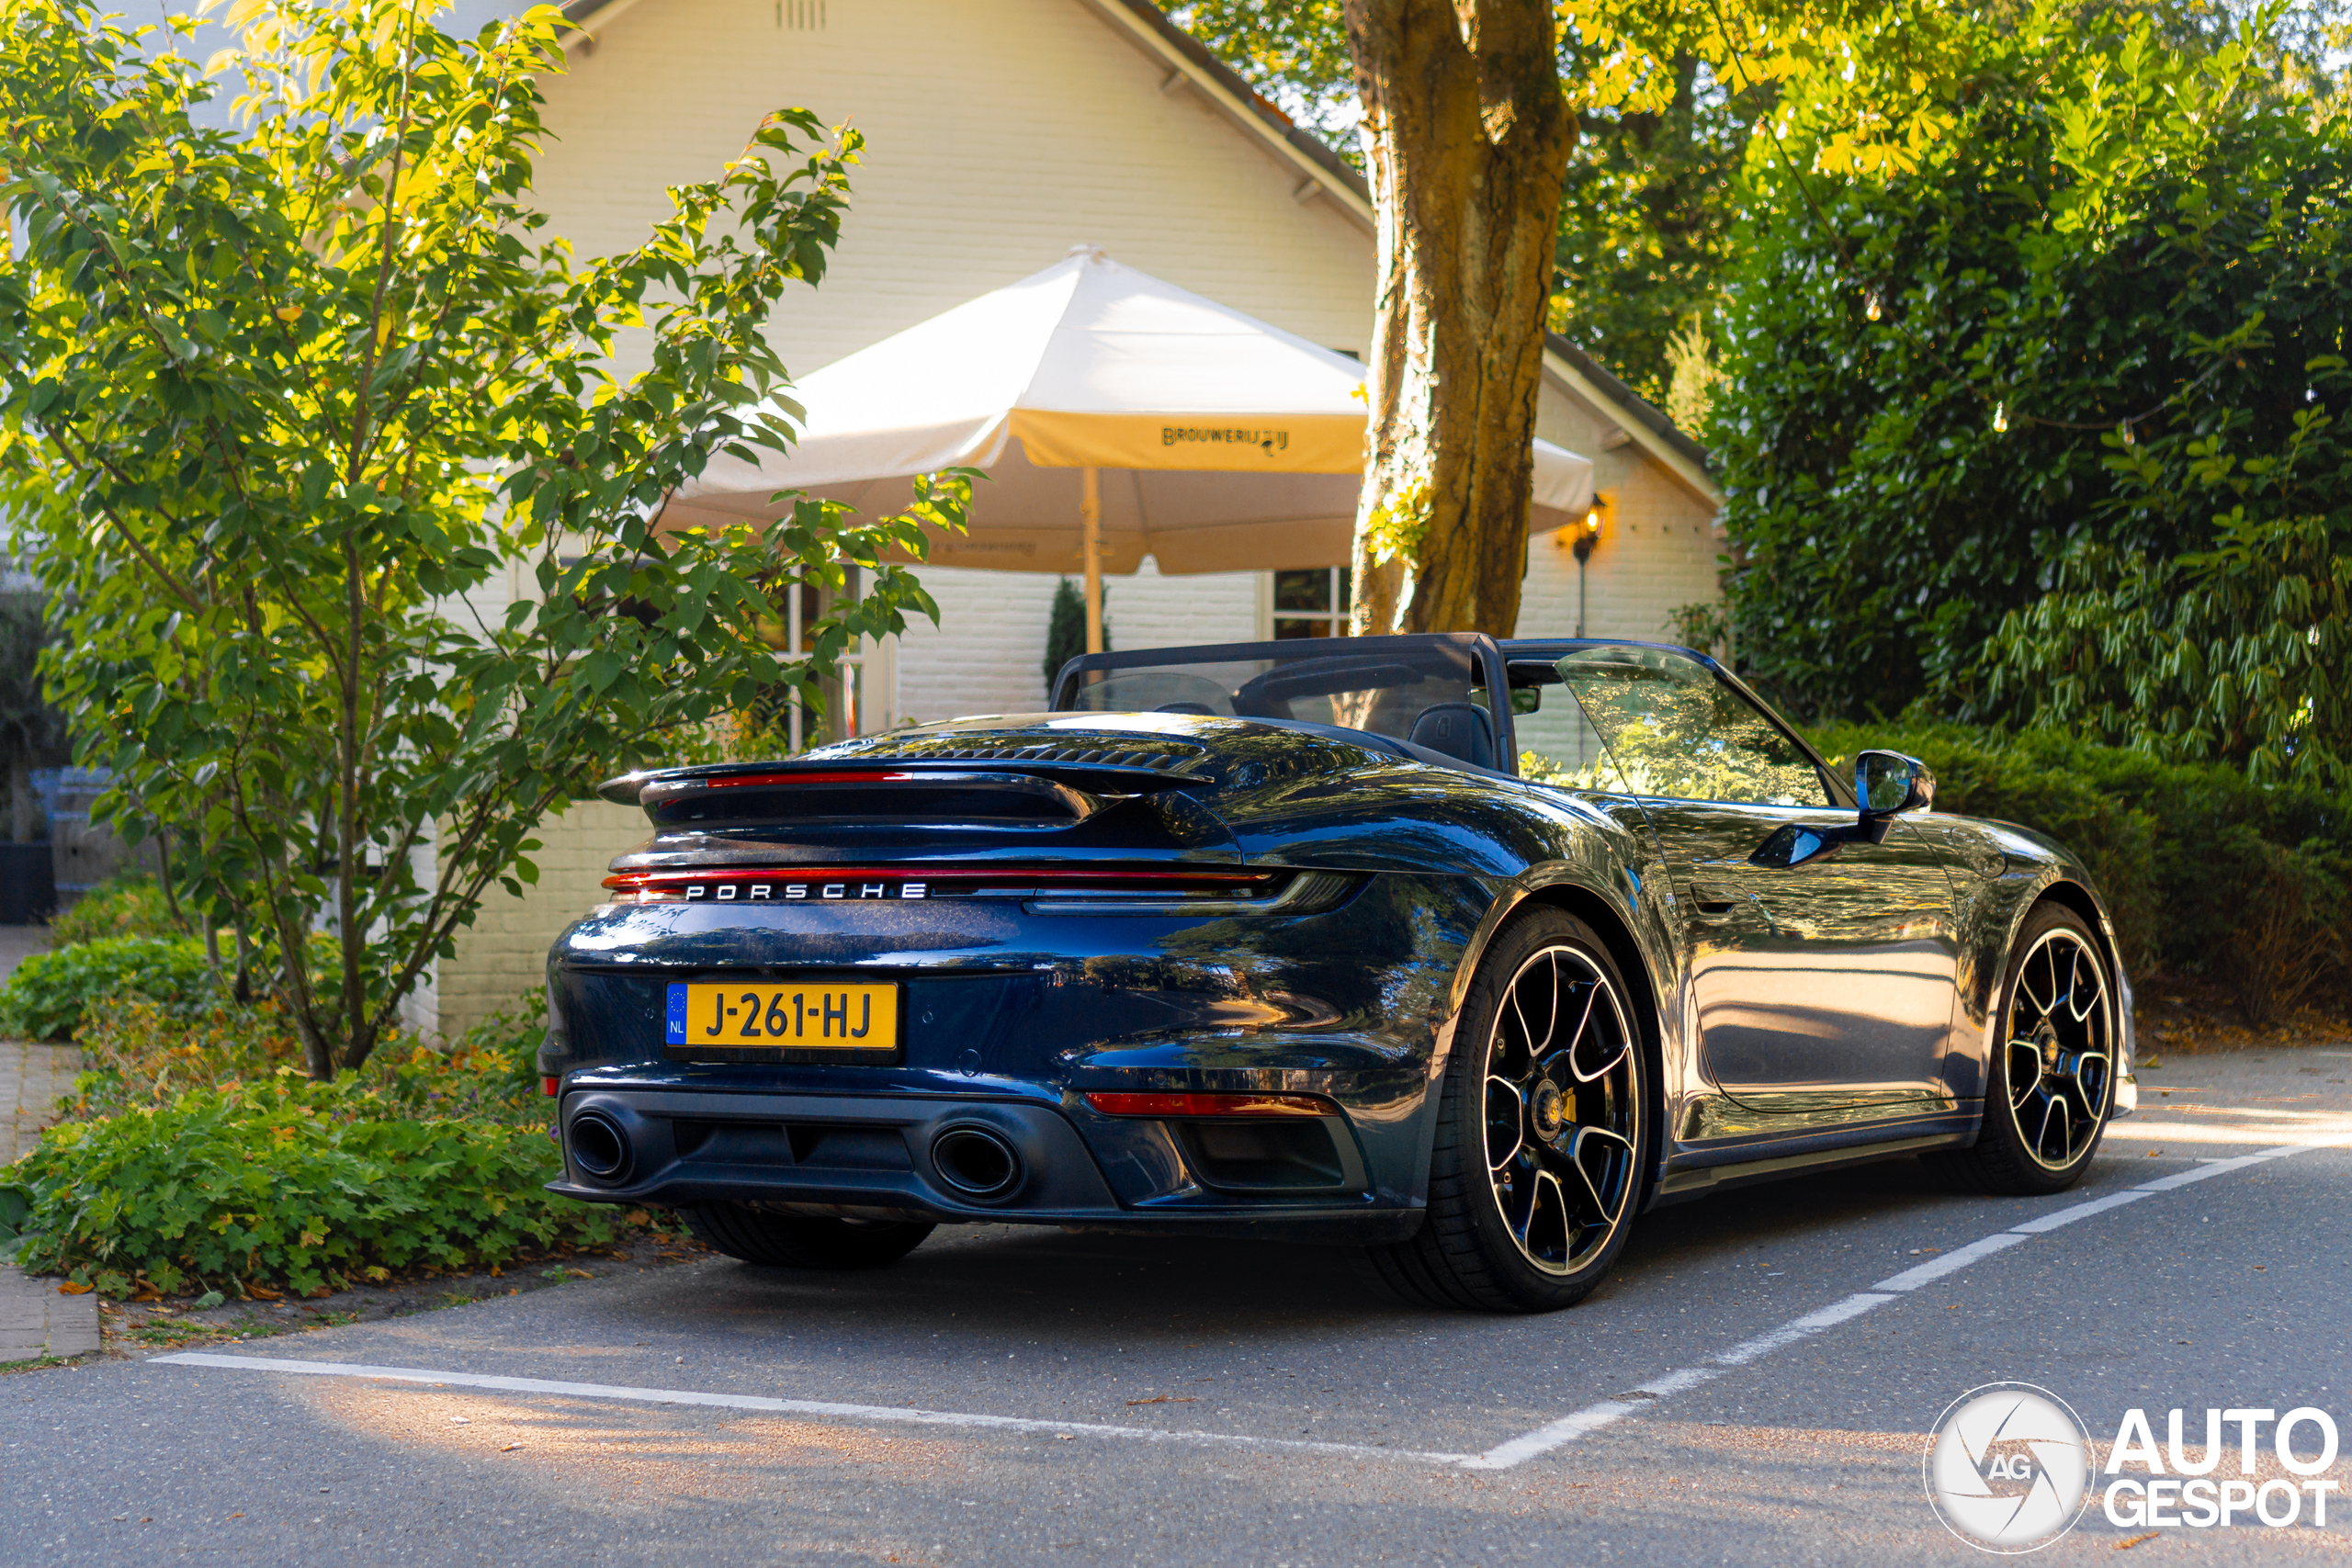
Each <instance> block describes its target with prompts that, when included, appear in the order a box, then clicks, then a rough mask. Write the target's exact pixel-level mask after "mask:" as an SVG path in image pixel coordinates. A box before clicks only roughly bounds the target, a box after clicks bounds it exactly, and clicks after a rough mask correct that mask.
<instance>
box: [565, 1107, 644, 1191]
mask: <svg viewBox="0 0 2352 1568" xmlns="http://www.w3.org/2000/svg"><path fill="white" fill-rule="evenodd" d="M570 1142H571V1163H572V1164H574V1165H576V1166H578V1167H579V1168H580V1169H581V1173H582V1175H584V1176H588V1177H591V1178H593V1179H595V1180H598V1181H618V1180H620V1179H623V1178H624V1177H626V1176H627V1175H628V1168H629V1162H630V1160H631V1159H632V1158H633V1157H634V1151H633V1150H632V1149H631V1148H630V1146H629V1141H628V1133H626V1132H624V1131H623V1130H622V1129H621V1124H620V1123H619V1122H616V1121H614V1120H613V1119H612V1118H611V1117H609V1116H607V1115H605V1113H604V1112H603V1111H582V1112H581V1113H580V1114H579V1115H577V1116H575V1117H573V1118H572V1119H571V1139H570Z"/></svg>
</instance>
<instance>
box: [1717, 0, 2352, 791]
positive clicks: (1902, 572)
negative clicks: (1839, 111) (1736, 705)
mask: <svg viewBox="0 0 2352 1568" xmlns="http://www.w3.org/2000/svg"><path fill="white" fill-rule="evenodd" d="M2264 59H2265V55H2264V52H2263V50H2262V48H2261V44H2260V39H2259V38H2258V36H2256V35H2255V34H2253V33H2252V32H2251V31H2249V32H2247V33H2246V34H2245V35H2243V36H2241V38H2240V39H2237V40H2236V41H2235V42H2233V43H2231V44H2229V45H2226V46H2223V47H2222V48H2221V49H2218V50H2215V51H2211V52H2205V53H2190V52H2184V51H2180V50H2177V49H2174V48H2172V47H2170V46H2168V45H2167V44H2165V42H2164V41H2163V35H2162V33H2161V30H2160V29H2159V28H2157V27H2156V26H2155V24H2154V22H2153V21H2151V20H2150V19H2149V18H2147V17H2128V18H2127V17H2110V18H2109V19H2107V20H2106V21H2105V22H2104V23H2103V24H2102V25H2101V26H2100V27H2098V28H2096V29H2091V30H2087V31H2086V29H2085V28H2082V27H2081V26H2079V25H2076V24H2075V23H2073V22H2071V21H2068V20H2064V19H2062V18H2060V17H2055V16H2052V17H2045V18H2043V19H2042V20H2041V21H2040V22H2037V23H2035V24H2034V25H2031V26H2029V27H2026V28H2020V29H2019V30H2018V32H2016V33H2015V34H2013V35H2011V36H2009V37H2008V38H2006V39H1997V40H1995V41H1994V42H1993V43H1992V44H1990V45H1989V46H1988V47H1987V48H1986V49H1985V53H1984V56H1983V58H1982V59H1981V60H1980V61H1979V62H1978V64H1977V65H1976V66H1975V68H1973V70H1972V71H1971V72H1970V73H1968V74H1967V76H1966V77H1965V79H1964V80H1963V81H1962V83H1961V84H1960V86H1959V90H1958V91H1957V92H1956V93H1955V94H1954V96H1953V100H1952V103H1953V112H1954V114H1955V116H1956V117H1957V120H1958V124H1957V128H1956V129H1955V130H1954V131H1953V132H1952V134H1951V136H1950V138H1949V139H1948V140H1947V141H1946V142H1945V143H1944V145H1943V146H1942V147H1941V148H1939V150H1938V151H1937V152H1935V153H1934V155H1933V156H1932V157H1931V158H1930V159H1929V160H1928V162H1927V163H1926V164H1924V165H1923V167H1922V168H1921V170H1920V171H1919V172H1918V173H1917V175H1899V176H1897V177H1895V178H1894V179H1892V180H1890V181H1887V182H1884V183H1878V182H1869V181H1863V180H1859V179H1849V180H1844V181H1832V180H1823V179H1819V178H1809V179H1808V180H1807V181H1805V182H1804V185H1803V186H1801V187H1800V186H1797V185H1796V183H1795V182H1794V181H1792V180H1791V179H1789V178H1788V176H1786V175H1781V174H1778V173H1776V172H1774V171H1765V172H1764V173H1762V174H1760V175H1758V178H1757V181H1756V188H1755V194H1754V203H1755V211H1756V212H1757V214H1758V217H1757V220H1756V221H1755V222H1754V223H1753V225H1752V226H1751V228H1750V229H1749V231H1747V234H1746V235H1745V236H1744V239H1745V241H1746V250H1745V257H1746V259H1745V260H1744V261H1743V263H1742V265H1741V268H1740V272H1739V275H1738V277H1737V287H1736V291H1735V299H1736V304H1735V306H1734V308H1733V310H1732V311H1731V313H1730V319H1729V321H1728V324H1727V333H1728V337H1727V341H1728V343H1729V345H1730V355H1729V358H1730V370H1731V380H1730V381H1729V383H1728V384H1727V386H1726V388H1725V389H1724V399H1723V401H1722V403H1721V404H1720V405H1719V407H1718V411H1717V416H1716V420H1715V425H1714V430H1715V433H1716V435H1717V438H1718V440H1719V442H1720V444H1721V452H1722V458H1723V468H1722V474H1723V478H1724V484H1725V490H1726V494H1727V497H1728V512H1729V514H1728V523H1729V525H1730V529H1731V533H1732V536H1733V540H1734V546H1735V549H1736V552H1737V556H1738V563H1739V564H1738V566H1737V568H1736V570H1735V571H1734V572H1733V574H1732V576H1731V579H1730V592H1731V597H1732V602H1733V608H1734V613H1735V618H1736V626H1737V642H1738V647H1739V650H1740V655H1741V659H1742V661H1743V663H1744V665H1745V666H1746V668H1747V670H1748V671H1749V672H1750V673H1751V674H1753V675H1754V676H1756V677H1757V678H1758V679H1759V680H1761V681H1763V682H1766V683H1768V684H1770V685H1771V686H1773V687H1775V688H1776V689H1777V690H1778V691H1779V692H1780V693H1781V694H1782V695H1783V696H1784V697H1786V698H1788V699H1789V700H1791V701H1792V703H1793V704H1794V705H1797V706H1799V707H1801V708H1805V709H1809V710H1811V711H1815V712H1817V713H1822V714H1825V715H1834V716H1862V715H1865V714H1868V713H1870V712H1872V711H1876V712H1881V713H1892V712H1894V710H1896V709H1899V708H1901V707H1903V706H1904V705H1906V704H1907V703H1910V702H1912V701H1914V700H1916V699H1919V698H1925V699H1927V700H1928V702H1929V703H1930V704H1932V705H1935V706H1937V707H1939V708H1941V709H1942V710H1944V711H1947V712H1951V713H1955V714H1959V715H1962V716H1996V717H2001V718H2006V719H2009V720H2012V721H2018V722H2035V721H2046V722H2052V723H2059V724H2064V725H2067V726H2069V727H2072V728H2076V729H2078V730H2081V731H2083V732H2085V733H2087V734H2090V735H2093V736H2096V737H2098V738H2100V739H2108V740H2111V741H2118V742H2131V743H2134V744H2141V745H2143V746H2145V747H2147V748H2149V749H2151V750H2156V751H2158V752H2160V753H2162V754H2164V755H2166V756H2169V757H2174V758H2178V759H2183V760H2218V761H2233V762H2237V763H2240V764H2242V765H2252V766H2254V767H2255V768H2256V772H2257V773H2262V774H2266V775H2278V774H2284V773H2289V772H2291V771H2294V770H2296V769H2299V768H2303V767H2310V768H2312V769H2315V770H2317V771H2318V772H2319V773H2320V774H2322V775H2324V774H2325V773H2327V772H2328V770H2330V769H2335V768H2340V767H2341V759H2342V758H2343V757H2344V755H2345V752H2344V746H2345V743H2346V735H2347V728H2352V726H2347V719H2352V712H2347V709H2346V695H2345V694H2344V689H2343V686H2342V684H2341V682H2340V680H2339V679H2338V677H2337V676H2336V675H2335V671H2337V670H2340V669H2341V668H2343V665H2344V657H2345V647H2344V644H2343V642H2342V640H2341V639H2342V638H2343V637H2344V635H2345V634H2344V629H2343V628H2344V626H2345V620H2344V614H2343V611H2344V599H2345V593H2346V581H2347V563H2346V550H2345V539H2346V526H2347V523H2352V518H2348V517H2347V513H2346V512H2345V510H2344V504H2343V502H2341V500H2340V499H2339V498H2340V496H2341V495H2342V494H2343V477H2344V474H2345V472H2346V468H2345V465H2346V461H2347V460H2352V448H2346V447H2345V446H2343V445H2342V444H2341V442H2340V440H2339V438H2338V437H2337V436H2336V435H2335V420H2336V419H2337V417H2338V414H2337V413H2336V412H2334V411H2336V410H2340V409H2341V408H2342V407H2343V406H2344V401H2345V398H2346V394H2347V392H2352V381H2347V378H2346V372H2345V369H2344V361H2343V358H2342V355H2343V354H2344V353H2345V348H2344V334H2345V330H2346V310H2347V307H2346V303H2345V293H2344V288H2343V274H2344V268H2345V265H2346V234H2345V231H2344V228H2343V219H2342V214H2343V212H2344V210H2345V202H2346V194H2347V185H2346V182H2347V179H2352V146H2347V143H2346V137H2345V135H2344V133H2343V132H2342V131H2341V130H2339V129H2337V128H2336V127H2335V125H2334V124H2333V123H2332V122H2331V123H2329V124H2324V125H2321V126H2319V127H2316V128H2314V126H2313V125H2312V121H2311V118H2309V116H2308V113H2307V110H2306V107H2304V106H2302V105H2301V104H2299V103H2297V102H2295V101H2293V100H2292V99H2282V98H2280V97H2278V96H2277V95H2275V94H2272V93H2270V92H2267V91H2256V90H2254V89H2256V88H2257V87H2260V86H2262V85H2263V82H2264V78H2263V75H2262V73H2263V72H2264V71H2265V70H2266V69H2267V67H2266V66H2265V65H2264V63H2263V62H2264ZM2053 590H2055V591H2056V592H2052V591H2053ZM2330 759H2335V761H2330Z"/></svg>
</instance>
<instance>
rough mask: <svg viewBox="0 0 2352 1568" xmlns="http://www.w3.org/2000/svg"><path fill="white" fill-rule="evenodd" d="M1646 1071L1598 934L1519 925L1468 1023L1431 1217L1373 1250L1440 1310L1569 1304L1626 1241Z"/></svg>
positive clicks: (1626, 1001)
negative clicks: (1393, 1241)
mask: <svg viewBox="0 0 2352 1568" xmlns="http://www.w3.org/2000/svg"><path fill="white" fill-rule="evenodd" d="M1648 1087H1649V1086H1648V1069H1647V1066H1646V1063H1645V1056H1644V1051H1643V1043H1642V1039H1641V1035H1640V1032H1639V1030H1638V1028H1637V1024H1636V1015H1635V1014H1634V1010H1633V1007H1632V1004H1631V1001H1630V998H1629V996H1628V993H1627V991H1626V989H1625V985H1624V982H1623V979H1622V978H1621V977H1620V976H1619V975H1618V973H1617V966H1616V964H1614V963H1613V962H1612V961H1611V958H1610V956H1609V952H1608V949H1606V948H1605V947H1603V946H1602V945H1601V943H1600V940H1599V939H1598V938H1597V937H1595V936H1594V935H1593V933H1592V931H1591V930H1590V929H1589V928H1588V927H1587V926H1586V925H1585V924H1584V923H1583V922H1582V921H1580V920H1577V919H1573V918H1571V917H1569V916H1567V915H1566V914H1563V913H1562V912H1560V911H1559V910H1556V909H1550V908H1538V909H1533V910H1531V911H1529V912H1528V913H1526V914H1525V915H1522V916H1520V917H1518V918H1517V919H1514V920H1513V922H1512V923H1511V924H1510V926H1508V927H1506V928H1505V930H1504V931H1502V933H1501V934H1499V935H1498V937H1497V938H1496V939H1495V942H1494V943H1493V945H1492V946H1491V947H1490V948H1489V949H1488V951H1487V955H1486V957H1485V959H1484V960H1483V961H1482V962H1481V963H1480V964H1479V966H1478V972H1477V975H1476V978H1474V979H1473V981H1472V982H1471V986H1470V994H1469V998H1468V999H1467V1001H1466V1002H1465V1003H1464V1007H1463V1010H1462V1015H1461V1017H1460V1019H1459V1020H1458V1021H1456V1025H1455V1032H1454V1039H1453V1059H1452V1060H1451V1061H1450V1062H1449V1063H1448V1064H1447V1067H1446V1074H1445V1078H1444V1087H1443V1091H1442V1093H1443V1098H1442V1104H1441V1105H1440V1108H1439V1112H1438V1115H1439V1122H1438V1130H1437V1139H1436V1146H1435V1147H1434V1149H1433V1150H1432V1152H1431V1155H1430V1197H1429V1217H1428V1219H1427V1221H1426V1222H1425V1223H1424V1224H1423V1225H1422V1227H1421V1230H1420V1233H1419V1235H1415V1236H1414V1237H1413V1238H1412V1239H1411V1240H1409V1241H1406V1242H1401V1243H1398V1244H1397V1245H1395V1246H1392V1247H1378V1248H1375V1249H1374V1251H1373V1253H1372V1260H1373V1265H1374V1269H1375V1270H1376V1271H1377V1272H1378V1273H1379V1274H1380V1276H1381V1277H1382V1278H1383V1279H1384V1280H1386V1281H1387V1282H1388V1283H1389V1284H1391V1285H1392V1286H1394V1287H1396V1288H1397V1289H1398V1290H1399V1291H1401V1292H1404V1293H1405V1294H1407V1295H1408V1296H1410V1297H1413V1298H1416V1299H1419V1300H1421V1301H1424V1302H1428V1303H1430V1304H1433V1305H1442V1306H1458V1307H1471V1308H1483V1309H1486V1310H1488V1311H1495V1312H1551V1311H1555V1310H1557V1309H1558V1308H1561V1307H1566V1306H1572V1305H1574V1304H1575V1303H1577V1302H1578V1301H1580V1300H1582V1299H1583V1298H1584V1296H1585V1295H1586V1294H1587V1293H1588V1292H1590V1291H1591V1290H1592V1288H1593V1287H1594V1286H1595V1285H1596V1284H1598V1283H1600V1279H1601V1277H1602V1276H1603V1275H1604V1274H1606V1273H1607V1272H1608V1269H1609V1265H1610V1264H1611V1262H1612V1261H1614V1260H1615V1258H1616V1256H1617V1252H1618V1249H1619V1248H1620V1247H1623V1245H1624V1240H1625V1235H1626V1233H1627V1231H1628V1230H1629V1229H1630V1228H1631V1224H1632V1220H1633V1215H1634V1209H1635V1208H1636V1207H1637V1206H1638V1203H1637V1200H1638V1197H1639V1194H1640V1190H1641V1159H1642V1150H1643V1146H1644V1135H1645V1131H1646V1129H1647V1125H1648V1099H1647V1092H1648Z"/></svg>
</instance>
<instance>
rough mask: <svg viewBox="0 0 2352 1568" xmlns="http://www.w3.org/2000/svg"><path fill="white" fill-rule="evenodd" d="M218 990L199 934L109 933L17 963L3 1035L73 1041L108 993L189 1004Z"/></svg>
mask: <svg viewBox="0 0 2352 1568" xmlns="http://www.w3.org/2000/svg"><path fill="white" fill-rule="evenodd" d="M218 994H219V993H218V987H217V984H216V982H215V980H214V977H213V975H212V971H211V970H210V969H209V967H207V965H206V964H205V962H204V944H203V943H201V942H198V941H196V940H195V939H194V938H192V937H176V938H174V937H144V936H124V937H107V938H104V939H102V940H100V941H97V942H82V943H79V944H77V945H75V946H73V947H62V948H59V949H57V950H56V951H55V952H52V953H34V954H33V955H32V956H31V957H29V958H28V959H26V960H25V961H24V962H23V963H21V964H17V972H16V974H14V975H12V976H9V979H8V984H7V986H6V988H5V989H0V1034H6V1035H9V1036H12V1037H15V1038H18V1039H24V1038H30V1039H34V1040H70V1039H72V1038H73V1037H74V1030H75V1029H76V1028H78V1027H79V1026H80V1025H81V1023H82V1022H83V1020H84V1019H85V1016H87V1015H88V1014H89V1013H90V1012H91V1010H92V1009H93V1008H94V1006H95V1004H96V1003H99V1002H101V1001H104V1000H106V999H107V998H110V997H118V996H133V997H145V998H149V999H150V1000H152V1001H154V1002H157V1003H159V1004H161V1005H163V1006H164V1007H165V1008H166V1009H170V1010H193V1009H198V1008H201V1007H203V1006H204V1005H205V1004H206V1003H207V1002H209V1000H210V999H211V998H214V997H215V996H217V995H218Z"/></svg>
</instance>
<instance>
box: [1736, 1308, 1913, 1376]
mask: <svg viewBox="0 0 2352 1568" xmlns="http://www.w3.org/2000/svg"><path fill="white" fill-rule="evenodd" d="M1893 1300H1894V1297H1893V1296H1885V1295H1879V1294H1876V1293H1874V1292H1870V1291H1859V1292H1855V1293H1854V1294H1852V1295H1850V1296H1848V1297H1847V1298H1846V1299H1845V1300H1844V1301H1838V1302H1831V1303H1829V1304H1828V1305H1827V1306H1826V1307H1823V1308H1821V1309H1820V1310H1818V1311H1816V1312H1809V1313H1807V1314H1804V1316H1803V1317H1800V1318H1796V1319H1794V1320H1792V1321H1791V1322H1788V1323H1784V1324H1782V1325H1781V1326H1780V1327H1778V1328H1775V1329H1773V1330H1772V1331H1771V1332H1770V1333H1769V1334H1759V1335H1758V1336H1757V1337H1755V1338H1753V1339H1744V1340H1742V1341H1740V1342H1739V1343H1738V1344H1736V1345H1735V1346H1733V1347H1732V1348H1730V1349H1728V1350H1718V1351H1716V1352H1715V1353H1714V1354H1713V1356H1710V1357H1708V1358H1707V1359H1709V1360H1711V1361H1713V1362H1714V1363H1715V1364H1716V1365H1717V1366H1722V1367H1744V1366H1746V1365H1747V1363H1748V1362H1750V1361H1753V1360H1756V1359H1758V1358H1760V1357H1764V1356H1769V1355H1770V1354H1771V1353H1772V1352H1773V1351H1775V1350H1779V1349H1783V1348H1786V1347H1788V1346H1791V1345H1793V1344H1795V1343H1796V1342H1797V1341H1798V1340H1800V1339H1806V1338H1810V1337H1813V1336H1814V1335H1816V1334H1818V1333H1820V1332H1821V1331H1822V1330H1823V1329H1825V1328H1835V1327H1837V1326H1838V1325H1839V1324H1841V1323H1844V1322H1845V1321H1846V1320H1847V1319H1849V1318H1854V1317H1860V1316H1861V1315H1862V1314H1864V1313H1866V1312H1868V1311H1870V1310H1871V1308H1872V1307H1874V1306H1878V1305H1880V1304H1881V1303H1885V1302H1891V1301H1893Z"/></svg>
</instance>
